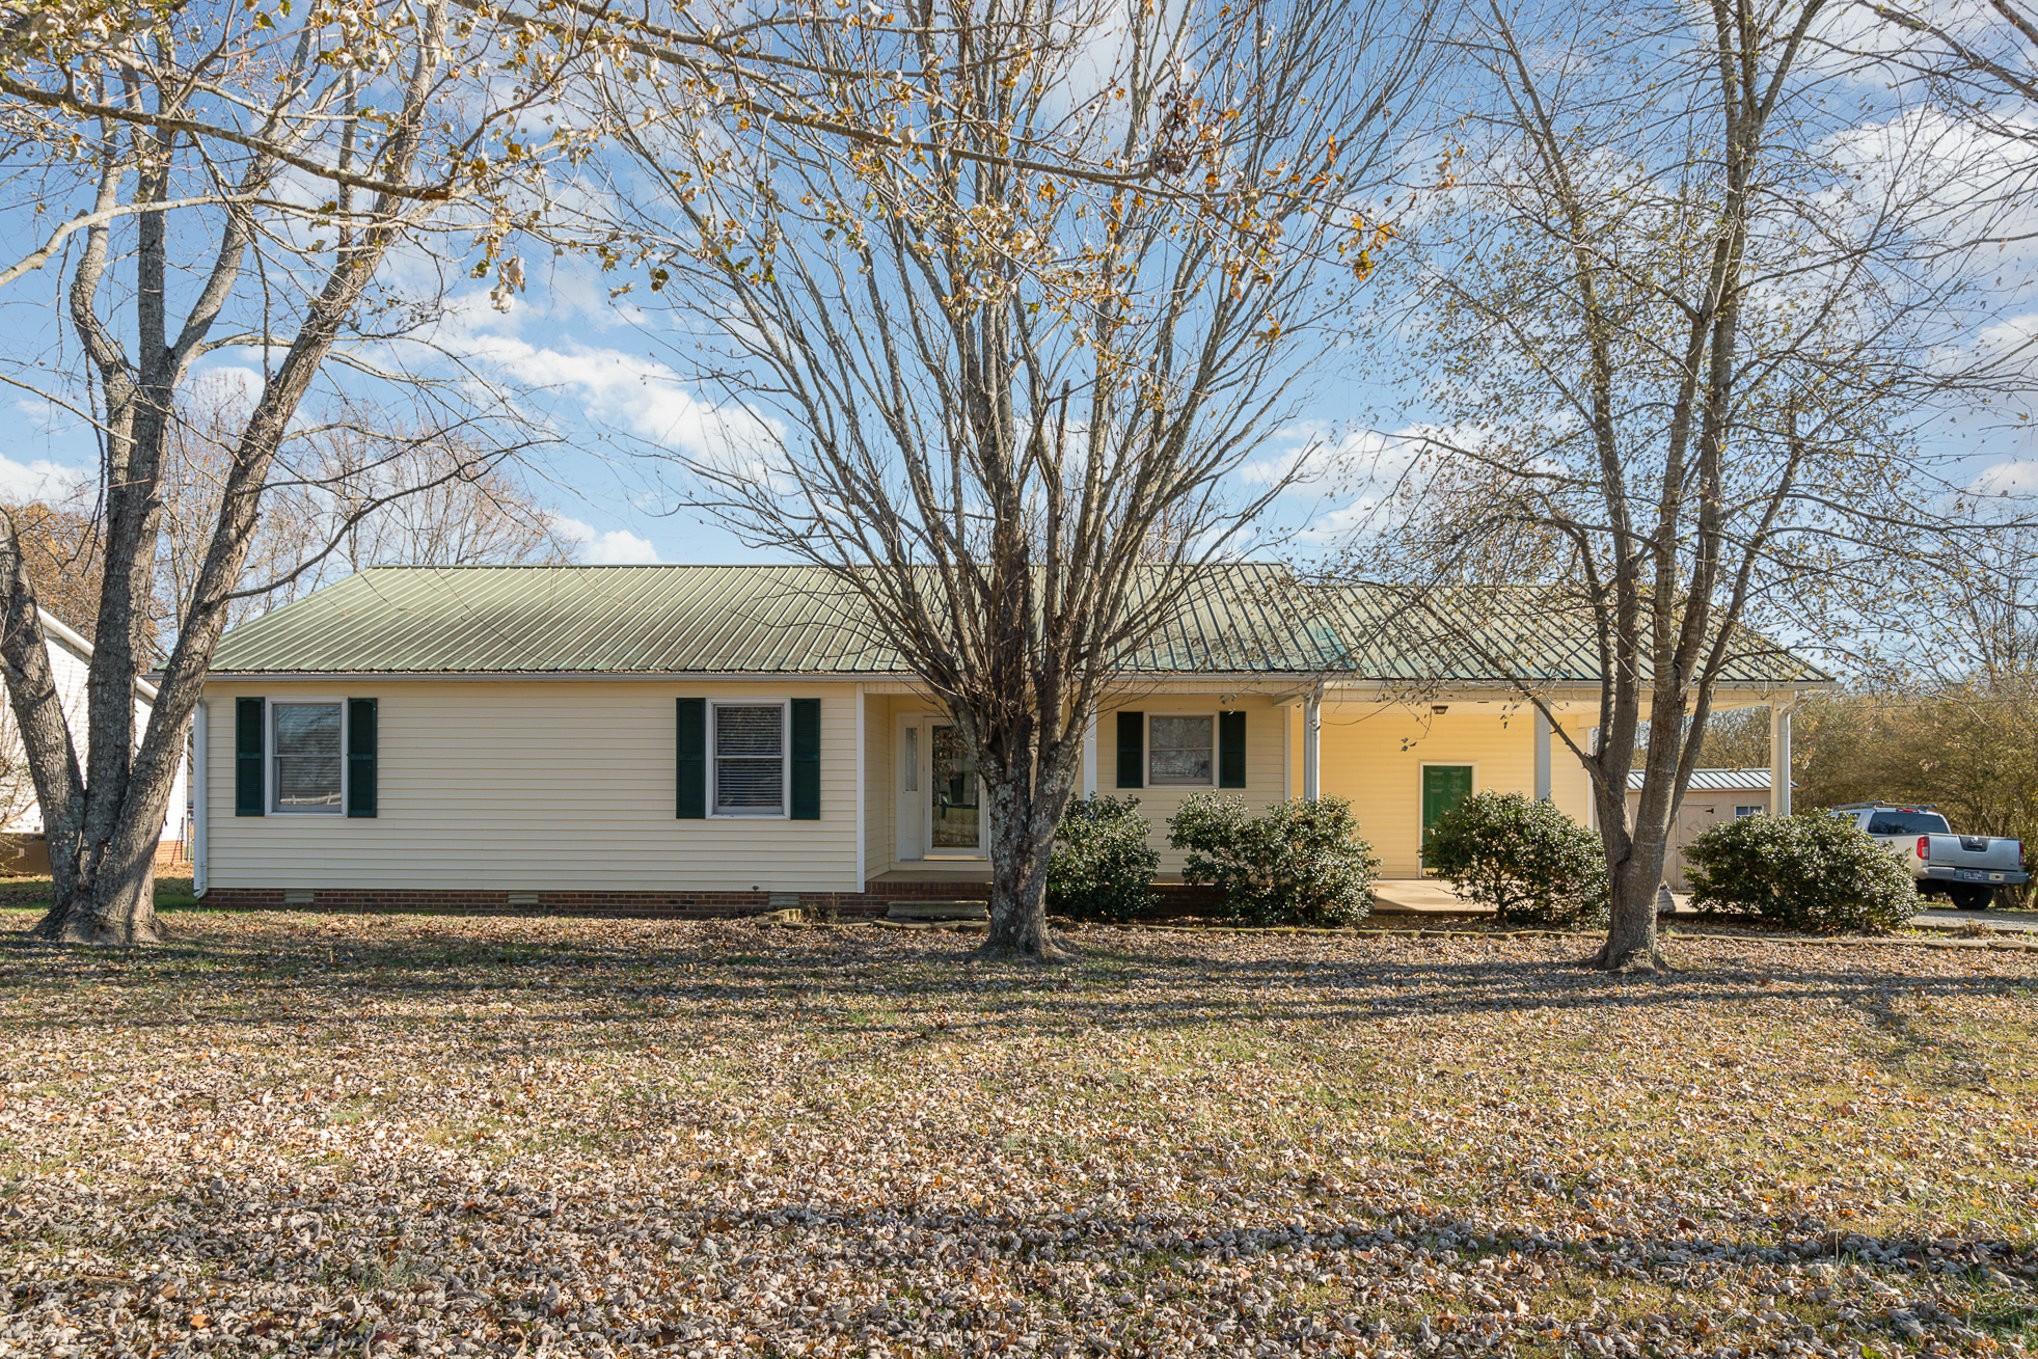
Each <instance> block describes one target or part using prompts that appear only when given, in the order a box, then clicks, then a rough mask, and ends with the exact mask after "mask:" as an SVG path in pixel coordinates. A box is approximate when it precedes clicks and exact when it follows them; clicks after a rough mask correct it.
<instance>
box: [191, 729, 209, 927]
mask: <svg viewBox="0 0 2038 1359" xmlns="http://www.w3.org/2000/svg"><path fill="white" fill-rule="evenodd" d="M205 709H206V703H205V700H204V699H202V698H201V699H199V700H198V706H197V708H196V709H195V710H193V712H192V714H191V895H192V896H194V897H202V896H204V895H205V888H206V876H207V874H206V867H207V864H206V859H207V848H206V843H205V841H206V834H205V832H206V828H207V824H208V821H207V817H206V814H205V813H206V806H205V804H206V796H205V795H206V785H207V784H209V783H210V782H211V780H210V779H208V778H207V777H206V751H207V746H208V742H207V741H206V739H205V731H206V727H205Z"/></svg>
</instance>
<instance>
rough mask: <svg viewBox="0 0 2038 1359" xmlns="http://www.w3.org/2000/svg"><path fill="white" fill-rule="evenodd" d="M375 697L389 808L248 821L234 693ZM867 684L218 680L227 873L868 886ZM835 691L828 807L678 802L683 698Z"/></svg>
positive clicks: (217, 870) (828, 744) (558, 883)
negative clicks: (816, 815)
mask: <svg viewBox="0 0 2038 1359" xmlns="http://www.w3.org/2000/svg"><path fill="white" fill-rule="evenodd" d="M244 694H248V695H266V696H268V697H272V698H322V697H323V698H350V697H351V698H376V699H379V700H380V705H379V707H380V710H379V713H378V723H379V727H380V740H379V751H378V764H379V771H378V780H377V791H378V794H379V802H380V807H379V812H380V814H379V815H378V816H377V817H376V818H374V819H372V820H369V819H360V820H350V819H348V818H346V817H342V816H304V815H297V816H288V815H286V816H261V817H237V816H235V815H234V814H233V810H234V699H235V698H236V697H239V696H241V695H244ZM855 695H856V690H855V688H854V687H853V686H851V685H847V684H808V685H798V684H785V685H751V684H707V683H700V682H687V681H684V680H680V681H647V682H639V681H634V680H631V681H588V682H579V683H576V682H565V681H562V682H550V683H547V682H532V681H458V680H453V681H434V682H418V681H412V682H381V683H378V682H362V681H353V682H344V683H342V682H337V681H336V682H333V683H331V684H323V683H321V684H317V685H313V684H302V683H297V684H293V683H275V682H272V683H269V684H266V685H264V684H259V683H242V682H234V683H214V684H211V685H208V686H207V688H206V698H205V702H206V704H207V707H208V714H207V720H208V740H209V746H210V749H209V751H208V757H209V758H208V761H207V774H208V790H207V795H208V801H209V812H208V820H209V822H210V826H209V828H208V829H209V842H210V843H209V851H210V853H209V865H208V866H209V872H210V884H211V886H214V887H258V888H301V887H311V888H319V887H325V888H388V889H403V888H413V889H432V888H437V889H461V888H471V889H476V890H482V891H527V890H528V891H569V890H580V891H684V890H693V891H749V890H751V889H753V888H755V889H758V890H762V891H767V892H769V891H785V892H793V891H807V892H850V891H861V890H862V886H863V884H862V882H861V881H860V880H859V879H858V876H857V872H856V849H857V836H858V834H859V832H860V831H861V830H862V826H861V825H860V823H859V819H858V816H857V779H856V716H857V706H856V700H855ZM679 697H708V698H715V699H723V700H741V699H770V700H777V699H785V698H819V699H820V700H821V819H820V820H819V821H786V820H777V819H772V820H764V819H740V818H729V819H713V820H699V821H682V820H679V819H678V818H677V817H676V816H675V815H674V799H675V781H676V779H677V764H676V755H675V751H674V737H675V728H676V723H677V717H676V711H675V707H674V700H675V699H676V698H679Z"/></svg>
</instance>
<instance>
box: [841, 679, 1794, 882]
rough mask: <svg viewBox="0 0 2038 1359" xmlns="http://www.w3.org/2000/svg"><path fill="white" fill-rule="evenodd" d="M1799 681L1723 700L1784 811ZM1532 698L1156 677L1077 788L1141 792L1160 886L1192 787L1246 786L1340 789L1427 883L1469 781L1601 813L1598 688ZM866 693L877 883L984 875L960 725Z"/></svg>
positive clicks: (1396, 857) (1395, 871)
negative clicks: (1763, 757) (1596, 774)
mask: <svg viewBox="0 0 2038 1359" xmlns="http://www.w3.org/2000/svg"><path fill="white" fill-rule="evenodd" d="M1807 687H1808V686H1807ZM1800 692H1801V689H1800V688H1798V687H1792V688H1788V689H1782V688H1776V687H1772V686H1763V687H1756V686H1740V687H1734V686H1727V687H1723V688H1722V690H1721V691H1720V693H1719V695H1718V698H1717V700H1716V706H1717V707H1719V708H1722V709H1736V708H1749V707H1767V708H1768V709H1769V711H1770V714H1771V716H1770V737H1771V740H1770V747H1771V749H1770V760H1771V764H1772V766H1773V768H1774V769H1776V770H1778V771H1782V772H1781V774H1780V776H1779V777H1776V778H1774V779H1772V787H1773V789H1774V790H1775V791H1774V792H1773V794H1772V795H1771V810H1773V811H1775V812H1778V813H1783V814H1787V813H1788V812H1789V811H1790V809H1791V808H1790V780H1789V777H1788V774H1787V771H1788V769H1789V765H1790V727H1791V712H1792V709H1793V708H1794V706H1795V705H1796V703H1797V701H1798V695H1799V693H1800ZM1538 698H1539V699H1540V702H1539V703H1531V702H1529V701H1528V700H1527V699H1525V698H1524V697H1523V696H1522V695H1521V694H1520V693H1519V692H1518V691H1515V690H1513V689H1512V688H1511V687H1510V686H1507V685H1505V684H1502V683H1499V682H1494V683H1485V684H1460V685H1455V686H1451V687H1448V688H1436V689H1431V690H1429V691H1427V692H1425V693H1423V694H1421V695H1420V696H1419V697H1414V696H1410V695H1409V694H1408V693H1407V692H1405V691H1402V692H1396V691H1393V690H1390V689H1387V688H1385V687H1384V686H1380V685H1372V684H1356V683H1312V684H1306V685H1301V684H1296V683H1295V682H1293V681H1292V680H1290V681H1288V682H1285V683H1279V682H1270V681H1269V680H1268V679H1266V678H1265V677H1255V678H1253V679H1250V680H1248V679H1240V680H1230V681H1227V680H1200V681H1180V680H1177V681H1172V682H1168V683H1164V684H1156V685H1153V686H1149V687H1147V688H1144V689H1142V690H1139V691H1136V692H1126V693H1121V694H1114V695H1113V696H1112V697H1111V698H1110V699H1109V700H1108V701H1107V702H1106V704H1105V705H1104V707H1103V709H1102V711H1101V712H1100V713H1099V715H1098V718H1097V721H1096V722H1095V723H1093V724H1092V725H1091V727H1090V728H1089V730H1088V731H1087V732H1086V734H1085V740H1084V749H1083V759H1082V771H1081V778H1080V783H1079V786H1078V789H1077V793H1078V795H1079V796H1083V795H1088V794H1093V793H1095V794H1103V795H1115V796H1122V797H1135V798H1138V799H1139V800H1140V804H1141V811H1142V812H1143V813H1144V814H1145V815H1146V817H1147V818H1148V820H1149V822H1150V823H1151V827H1152V829H1151V837H1152V840H1151V843H1152V844H1153V846H1154V849H1155V851H1156V852H1157V853H1158V854H1159V855H1160V860H1161V872H1160V874H1159V877H1158V881H1160V882H1162V883H1163V884H1171V883H1172V884H1179V883H1180V881H1181V870H1182V856H1181V855H1180V854H1179V853H1177V852H1176V851H1174V850H1173V849H1171V848H1170V847H1169V846H1168V844H1167V821H1168V818H1169V817H1170V816H1172V815H1173V813H1174V811H1175V810H1176V809H1178V808H1179V807H1180V806H1181V804H1182V803H1183V802H1184V801H1186V800H1187V798H1188V797H1190V796H1192V795H1194V794H1195V793H1197V792H1217V793H1221V794H1225V795H1228V796H1236V797H1239V798H1241V799H1243V800H1244V801H1245V802H1246V804H1247V805H1248V806H1249V807H1251V808H1253V809H1254V810H1263V809H1264V808H1266V807H1269V806H1271V805H1273V804H1274V803H1276V802H1280V801H1284V800H1287V799H1290V798H1297V797H1300V798H1311V799H1313V798H1318V797H1341V798H1344V799H1346V800H1347V801H1349V802H1350V803H1351V805H1352V809H1353V812H1354V815H1355V816H1356V818H1357V820H1358V823H1359V830H1360V834H1362V835H1363V836H1365V837H1366V839H1367V840H1368V841H1370V842H1371V843H1372V845H1373V847H1374V849H1375V851H1376V852H1377V853H1378V854H1379V855H1380V858H1381V861H1382V877H1383V879H1384V880H1385V881H1386V882H1389V883H1392V882H1396V881H1403V882H1410V883H1419V882H1421V881H1422V880H1423V878H1424V877H1425V869H1424V865H1423V862H1422V844H1423V840H1424V836H1425V834H1426V832H1427V830H1428V828H1429V827H1430V826H1431V825H1433V824H1434V823H1435V821H1436V819H1437V818H1438V817H1440V816H1441V815H1443V814H1444V813H1445V812H1447V811H1448V810H1449V809H1450V808H1451V807H1453V806H1455V805H1456V804H1457V802H1458V801H1459V800H1461V799H1462V798H1463V797H1465V796H1467V795H1469V794H1471V793H1474V792H1483V791H1502V792H1517V793H1523V794H1527V795H1529V796H1533V797H1536V798H1539V799H1542V800H1545V801H1550V802H1553V803H1555V804H1556V805H1557V806H1558V807H1559V808H1561V809H1562V810H1563V811H1565V812H1566V813H1567V814H1569V815H1571V816H1573V817H1575V818H1576V819H1577V820H1579V821H1580V822H1582V823H1584V824H1587V825H1591V824H1593V823H1594V821H1595V819H1596V818H1595V815H1594V801H1593V798H1592V795H1591V788H1590V784H1589V780H1588V776H1587V774H1586V772H1585V769H1584V767H1583V766H1582V765H1581V764H1580V763H1579V761H1578V760H1577V759H1576V758H1575V756H1574V755H1573V753H1572V749H1571V745H1572V744H1575V745H1577V746H1578V747H1579V748H1581V749H1588V750H1589V749H1591V748H1592V746H1593V743H1594V741H1595V739H1596V735H1597V733H1596V730H1595V728H1594V723H1595V722H1596V720H1597V716H1598V695H1597V691H1596V689H1594V690H1586V689H1583V688H1575V689H1569V690H1552V691H1550V692H1547V693H1543V694H1539V695H1538ZM863 703H864V705H865V712H864V724H863V725H864V733H863V739H862V743H861V744H862V745H863V747H864V752H863V753H864V756H865V760H864V787H865V797H864V810H863V821H864V837H865V856H864V857H865V863H866V866H867V871H866V872H865V874H864V880H865V882H866V883H867V884H868V888H869V890H871V891H873V892H884V891H892V890H897V891H901V892H927V891H932V890H939V889H941V888H942V887H943V886H944V885H946V886H947V887H949V888H950V889H953V888H960V887H964V886H968V885H982V884H987V883H988V882H989V880H990V867H989V863H988V859H987V857H986V854H985V852H984V844H985V840H984V835H985V830H986V827H985V825H984V818H983V817H982V815H981V810H980V807H979V795H978V791H977V788H976V777H975V774H974V771H973V770H972V769H971V768H969V767H968V763H967V760H966V759H964V758H963V757H962V756H961V754H960V752H959V749H958V746H957V743H956V742H955V740H954V739H953V732H952V724H950V723H949V722H948V720H947V718H946V717H945V715H944V714H943V713H941V712H940V711H939V710H938V708H937V707H936V705H934V704H932V703H930V702H929V701H928V700H927V699H926V698H925V697H923V696H920V695H917V694H916V693H914V692H913V691H912V690H911V689H910V688H908V687H907V686H904V685H901V686H899V689H898V691H897V692H895V693H874V692H866V694H865V695H864V696H863ZM1566 738H1568V742H1567V739H1566ZM1220 766H1222V767H1220ZM1389 895H1391V891H1390V893H1389Z"/></svg>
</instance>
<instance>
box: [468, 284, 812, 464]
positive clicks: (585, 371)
mask: <svg viewBox="0 0 2038 1359" xmlns="http://www.w3.org/2000/svg"><path fill="white" fill-rule="evenodd" d="M477 319H478V318H477ZM460 320H461V318H458V317H455V318H452V324H451V325H449V327H448V333H442V334H441V336H440V337H439V338H440V342H441V343H444V344H447V346H448V347H449V348H454V349H458V350H462V351H464V352H466V353H468V354H469V355H471V356H472V357H474V358H475V359H477V360H480V361H481V362H484V363H487V364H490V365H492V366H493V367H495V368H497V369H499V370H500V371H501V372H503V373H504V374H506V375H507V376H509V377H510V378H511V379H513V380H514V381H517V382H520V383H524V384H527V385H529V386H531V387H536V388H542V389H545V390H548V391H555V392H563V393H567V394H570V395H572V396H573V397H575V398H577V399H578V400H579V401H580V402H581V404H582V405H583V406H584V407H585V408H586V410H587V413H588V415H589V417H590V418H592V419H594V420H596V421H599V422H602V423H606V424H610V425H613V426H616V427H619V428H621V429H625V430H627V431H629V432H630V433H631V434H634V435H636V436H637V437H638V438H641V439H644V440H646V441H648V442H650V443H654V444H658V445H660V446H661V447H664V448H667V449H670V450H672V451H673V452H676V453H680V454H683V455H685V456H687V457H690V458H697V459H719V458H724V457H727V456H729V455H731V454H738V455H751V456H755V455H757V454H758V453H760V452H762V451H764V450H766V449H771V448H775V447H776V446H777V444H778V430H777V428H776V426H775V425H773V424H772V423H771V422H770V421H768V420H766V419H765V418H763V417H761V416H759V415H758V414H757V413H756V412H754V411H751V410H749V409H747V408H746V407H743V406H741V405H729V406H718V405H715V404H714V403H712V402H709V401H704V400H702V399H701V398H700V397H699V396H696V395H695V394H694V393H693V392H692V391H690V390H688V388H687V386H686V383H685V381H684V380H683V379H682V378H681V377H680V375H679V373H678V372H676V371H675V370H673V369H672V368H671V367H670V366H668V365H666V364H663V363H659V362H658V361H656V360H655V359H646V358H642V357H640V356H638V355H635V354H631V353H628V352H626V351H624V350H620V349H608V348H601V347H595V346H588V345H580V344H574V343H572V342H566V343H564V344H561V345H558V346H552V345H539V344H533V343H531V342H530V341H529V340H525V339H523V338H521V337H519V336H516V335H508V334H503V333H500V332H498V331H494V330H489V329H480V328H476V329H470V330H467V332H466V333H465V334H458V333H453V332H454V329H455V327H458V325H459V321H460Z"/></svg>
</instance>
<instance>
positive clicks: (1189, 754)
mask: <svg viewBox="0 0 2038 1359" xmlns="http://www.w3.org/2000/svg"><path fill="white" fill-rule="evenodd" d="M1146 781H1147V782H1148V783H1149V784H1152V785H1154V786H1155V787H1160V788H1166V787H1177V788H1212V787H1215V786H1216V784H1217V717H1216V715H1215V714H1214V713H1148V714H1147V718H1146Z"/></svg>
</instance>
